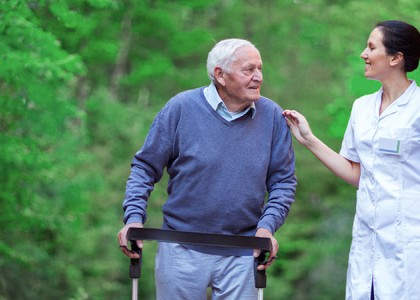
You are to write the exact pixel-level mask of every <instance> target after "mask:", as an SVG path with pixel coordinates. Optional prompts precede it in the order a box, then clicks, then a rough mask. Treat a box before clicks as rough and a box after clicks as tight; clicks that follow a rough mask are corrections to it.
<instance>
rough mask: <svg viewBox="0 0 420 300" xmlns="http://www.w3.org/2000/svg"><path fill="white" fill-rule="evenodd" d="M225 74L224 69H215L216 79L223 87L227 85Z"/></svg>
mask: <svg viewBox="0 0 420 300" xmlns="http://www.w3.org/2000/svg"><path fill="white" fill-rule="evenodd" d="M224 74H225V73H224V72H223V70H222V68H220V67H216V68H214V78H215V79H216V80H217V82H218V83H219V84H220V85H222V86H225V84H226V81H225V77H224Z"/></svg>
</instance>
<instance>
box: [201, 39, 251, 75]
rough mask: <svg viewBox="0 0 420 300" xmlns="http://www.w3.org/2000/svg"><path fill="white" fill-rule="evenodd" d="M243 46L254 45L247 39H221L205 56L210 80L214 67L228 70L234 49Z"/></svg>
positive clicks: (232, 60) (233, 59)
mask: <svg viewBox="0 0 420 300" xmlns="http://www.w3.org/2000/svg"><path fill="white" fill-rule="evenodd" d="M243 46H251V47H254V48H255V49H256V50H257V51H258V49H257V48H256V47H255V46H254V45H253V44H252V43H251V42H249V41H247V40H243V39H226V40H221V41H220V42H218V43H217V44H216V45H214V47H213V49H211V51H210V52H209V55H208V57H207V75H208V76H209V78H210V80H211V81H214V80H215V78H214V68H216V67H220V68H221V69H222V70H224V71H226V72H229V70H230V67H231V64H232V62H234V61H235V59H236V57H235V54H234V53H235V51H236V50H237V49H238V48H240V47H243Z"/></svg>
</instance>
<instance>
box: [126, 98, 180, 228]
mask: <svg viewBox="0 0 420 300" xmlns="http://www.w3.org/2000/svg"><path fill="white" fill-rule="evenodd" d="M170 119H171V113H170V108H169V105H168V104H167V105H166V106H165V107H164V108H163V109H162V110H161V111H160V112H159V113H158V115H157V116H156V118H155V120H154V121H153V124H152V126H151V128H150V130H149V133H148V135H147V137H146V140H145V142H144V144H143V146H142V147H141V149H140V150H139V151H138V152H137V153H136V154H135V155H134V158H133V160H132V162H131V172H130V175H129V177H128V180H127V185H126V193H125V198H124V201H123V210H124V223H126V224H129V223H133V222H139V223H142V224H144V223H145V222H146V218H147V213H146V208H147V202H148V199H149V196H150V193H151V192H152V191H153V189H154V185H155V184H156V183H157V182H159V181H160V179H161V178H162V175H163V171H164V169H165V167H166V166H167V165H168V162H169V161H170V159H171V149H172V146H171V145H172V142H171V138H170V137H171V136H173V131H174V127H173V126H171V125H173V124H171V121H172V123H173V120H170Z"/></svg>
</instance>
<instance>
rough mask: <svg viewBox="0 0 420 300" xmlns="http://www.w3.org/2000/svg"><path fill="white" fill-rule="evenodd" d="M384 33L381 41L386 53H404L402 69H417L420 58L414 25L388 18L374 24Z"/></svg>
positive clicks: (418, 36)
mask: <svg viewBox="0 0 420 300" xmlns="http://www.w3.org/2000/svg"><path fill="white" fill-rule="evenodd" d="M375 28H378V29H380V30H381V32H382V34H383V35H384V37H383V41H382V43H383V44H384V46H385V49H386V52H387V54H388V55H394V54H396V53H398V52H401V53H402V54H403V55H404V71H405V72H411V71H414V70H415V69H417V67H418V65H419V58H420V33H419V31H418V30H417V28H416V27H414V26H413V25H410V24H407V23H405V22H402V21H397V20H390V21H383V22H379V23H378V24H376V26H375Z"/></svg>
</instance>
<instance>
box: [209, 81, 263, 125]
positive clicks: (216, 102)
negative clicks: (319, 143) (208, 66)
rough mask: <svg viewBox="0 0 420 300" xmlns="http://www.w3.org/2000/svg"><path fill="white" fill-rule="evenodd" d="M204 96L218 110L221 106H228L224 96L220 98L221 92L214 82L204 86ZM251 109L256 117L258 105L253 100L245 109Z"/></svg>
mask: <svg viewBox="0 0 420 300" xmlns="http://www.w3.org/2000/svg"><path fill="white" fill-rule="evenodd" d="M204 96H205V97H206V100H207V102H208V103H209V104H210V106H211V107H212V108H213V109H214V110H215V111H217V109H218V108H219V106H224V107H226V105H225V103H224V102H223V100H222V98H220V96H219V93H218V92H217V89H216V86H215V85H214V83H213V82H212V83H210V85H209V86H207V87H205V88H204ZM248 110H251V113H252V118H254V117H255V114H256V111H257V109H256V107H255V103H254V102H253V103H252V104H251V105H250V106H248V107H247V108H245V111H246V112H247V111H248Z"/></svg>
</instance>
